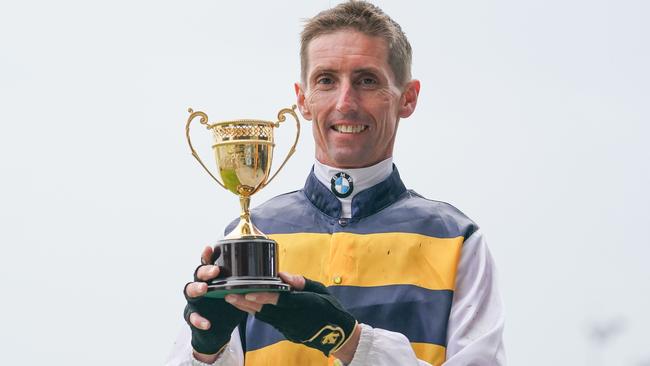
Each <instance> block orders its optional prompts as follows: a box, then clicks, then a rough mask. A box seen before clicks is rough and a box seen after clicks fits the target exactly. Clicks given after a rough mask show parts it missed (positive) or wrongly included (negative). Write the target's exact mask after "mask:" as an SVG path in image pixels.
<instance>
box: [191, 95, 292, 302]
mask: <svg viewBox="0 0 650 366" xmlns="http://www.w3.org/2000/svg"><path fill="white" fill-rule="evenodd" d="M295 109H296V106H295V105H294V106H293V107H292V108H284V109H282V110H280V112H278V120H277V122H269V121H261V120H248V119H245V120H234V121H226V122H217V123H212V124H210V123H208V116H207V115H206V114H205V113H203V112H200V111H196V112H194V111H193V110H192V109H191V108H190V109H189V110H188V111H189V112H190V116H189V118H188V119H187V124H186V125H185V135H186V137H187V143H188V144H189V145H190V150H191V151H192V155H193V156H194V158H196V160H197V161H198V162H199V164H201V166H202V167H203V169H205V171H206V172H208V174H210V176H211V177H212V179H214V180H215V181H216V182H217V183H219V185H220V186H222V187H223V188H225V189H227V190H229V191H231V192H233V193H235V194H236V195H239V202H240V204H241V214H240V216H239V217H240V219H239V223H238V224H237V226H236V227H235V229H234V230H233V231H232V232H230V233H229V234H228V235H226V237H225V238H224V239H222V240H219V241H218V243H217V245H216V246H215V248H214V255H213V259H214V260H215V264H216V265H218V266H220V267H221V273H220V274H219V277H217V278H216V279H214V280H213V281H212V282H211V283H209V284H208V293H207V295H206V296H210V297H224V296H225V295H226V294H229V293H248V292H257V291H287V290H289V285H287V284H285V283H283V282H282V281H281V279H280V278H279V277H278V253H279V252H280V251H279V249H278V243H277V242H276V241H275V240H273V239H269V238H268V237H267V236H266V235H264V233H262V232H261V231H260V230H259V229H257V228H256V227H255V225H253V222H252V221H251V217H250V211H249V206H250V197H251V196H252V195H253V194H255V192H257V191H259V190H260V189H262V188H264V187H265V186H266V185H267V184H269V183H270V182H271V181H272V180H273V178H275V176H276V175H277V174H278V172H279V171H280V170H281V169H282V167H284V165H285V164H286V163H287V160H289V158H290V157H291V155H293V153H294V152H295V151H296V145H297V144H298V138H299V136H300V122H299V120H298V116H297V115H296V112H295ZM287 114H289V115H291V116H293V118H294V119H295V120H296V129H297V131H296V139H295V140H294V142H293V146H291V149H289V152H288V153H287V157H286V158H285V159H284V161H283V162H282V164H281V165H280V167H279V168H278V169H277V170H276V172H275V173H274V174H273V175H270V172H271V161H272V160H273V147H274V146H275V144H274V143H273V128H275V127H280V123H281V122H284V121H285V120H286V115H287ZM196 117H200V118H199V122H200V123H201V124H203V125H205V126H206V127H207V129H208V130H209V131H211V132H212V135H213V138H214V144H213V145H212V149H213V150H214V156H215V159H216V162H217V169H218V171H219V173H218V175H219V176H220V177H221V180H219V179H218V178H217V176H215V175H214V174H213V173H212V172H211V171H210V169H208V167H207V166H206V165H205V164H204V163H203V161H202V160H201V158H200V157H199V155H198V154H197V153H196V151H195V150H194V147H193V146H192V141H191V139H190V123H191V122H192V120H194V119H195V118H196ZM269 176H270V178H269Z"/></svg>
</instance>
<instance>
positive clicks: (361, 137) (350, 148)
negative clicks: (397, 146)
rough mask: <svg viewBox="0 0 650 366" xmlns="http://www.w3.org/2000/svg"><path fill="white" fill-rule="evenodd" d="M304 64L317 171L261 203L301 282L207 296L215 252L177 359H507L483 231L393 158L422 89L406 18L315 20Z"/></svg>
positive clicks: (359, 7)
mask: <svg viewBox="0 0 650 366" xmlns="http://www.w3.org/2000/svg"><path fill="white" fill-rule="evenodd" d="M301 61H302V63H301V65H302V70H301V71H302V73H301V82H300V83H298V84H296V85H295V89H296V96H297V101H298V103H297V104H298V106H299V109H300V112H301V114H302V115H303V117H304V118H305V119H307V120H310V121H311V122H312V130H313V136H314V140H315V143H316V144H315V145H316V161H315V164H314V168H313V171H312V172H311V174H310V175H309V177H308V178H307V182H306V184H305V187H304V188H303V189H302V190H300V191H296V192H291V193H288V194H285V195H282V196H278V197H275V198H273V199H271V200H270V201H268V202H267V203H265V204H263V205H261V206H260V207H258V208H256V209H254V210H253V211H252V216H253V218H254V221H255V223H256V225H257V226H258V227H259V228H260V229H261V230H262V231H263V232H265V233H267V234H270V236H271V237H272V238H274V239H275V240H277V241H278V242H279V243H280V245H281V248H282V252H281V267H282V270H284V271H287V272H291V273H294V274H289V273H283V274H282V275H281V277H282V279H283V280H284V281H285V282H287V283H289V284H290V285H291V286H292V289H293V290H292V291H291V292H288V293H282V294H281V295H278V293H256V294H248V295H245V296H244V295H228V296H227V297H226V299H225V301H224V300H215V299H207V298H204V297H203V295H204V294H205V293H206V290H207V284H206V282H207V281H209V280H211V279H213V278H215V277H216V276H217V275H218V273H219V268H218V267H216V266H214V265H212V264H211V263H210V260H211V256H212V248H209V247H208V248H206V249H205V250H204V251H203V253H202V263H203V265H201V266H199V268H198V269H197V270H196V272H195V282H192V283H189V284H187V285H186V287H185V289H184V293H185V296H186V298H187V300H188V305H187V307H186V310H185V319H186V321H187V322H188V324H189V329H188V331H187V333H184V334H182V335H181V336H180V338H179V340H178V341H177V344H176V347H175V349H174V351H173V353H172V356H171V358H170V360H169V363H168V364H173V365H177V364H186V365H190V364H194V365H205V364H216V365H243V364H246V365H327V364H332V363H334V362H335V363H338V364H340V363H343V364H348V365H429V364H430V365H440V364H445V365H448V366H452V365H503V364H504V363H505V361H504V351H503V346H502V331H503V315H502V309H501V303H500V300H499V295H498V292H497V286H496V278H495V274H494V268H493V267H494V264H493V262H492V259H491V256H490V254H489V251H488V249H487V246H486V243H485V241H484V239H483V235H482V233H481V231H480V230H479V229H478V227H477V226H476V225H475V224H474V223H473V222H472V221H471V220H469V219H468V218H467V217H466V216H465V215H463V214H462V213H461V212H460V211H458V210H457V209H455V208H454V207H452V206H451V205H449V204H446V203H442V202H436V201H429V200H426V199H424V198H422V197H421V196H419V195H418V194H417V193H415V192H413V191H409V190H407V189H406V188H405V187H404V185H403V183H402V181H401V179H400V176H399V174H398V172H397V169H396V168H395V167H394V165H393V163H392V152H393V145H394V143H395V136H396V132H397V126H398V123H399V120H400V119H401V118H407V117H409V116H410V115H411V114H412V113H413V111H414V110H415V107H416V105H417V100H418V93H419V90H420V83H419V81H417V80H413V79H411V75H410V66H411V47H410V45H409V43H408V40H407V39H406V37H405V35H404V33H403V32H402V30H401V28H400V26H399V25H398V24H397V23H395V22H394V21H393V20H392V19H390V18H389V17H388V16H387V15H385V14H384V13H383V12H382V11H381V10H380V9H379V8H377V7H375V6H373V5H371V4H368V3H365V2H347V3H343V4H340V5H338V6H337V7H335V8H333V9H330V10H326V11H324V12H321V13H320V14H318V15H317V16H316V17H314V18H313V19H311V20H309V21H308V23H307V24H306V26H305V29H304V31H303V32H302V47H301ZM230 229H232V225H231V227H229V228H227V229H226V232H228V231H229V230H230ZM328 360H329V361H328ZM328 362H329V363H328Z"/></svg>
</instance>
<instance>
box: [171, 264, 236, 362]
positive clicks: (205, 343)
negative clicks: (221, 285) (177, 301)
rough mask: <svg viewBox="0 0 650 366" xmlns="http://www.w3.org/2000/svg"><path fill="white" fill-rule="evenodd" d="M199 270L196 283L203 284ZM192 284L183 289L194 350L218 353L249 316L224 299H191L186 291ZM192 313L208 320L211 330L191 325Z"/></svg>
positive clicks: (185, 313)
mask: <svg viewBox="0 0 650 366" xmlns="http://www.w3.org/2000/svg"><path fill="white" fill-rule="evenodd" d="M199 268H201V266H199V267H197V268H196V271H194V281H195V282H203V281H201V280H200V279H198V278H197V277H196V272H197V271H198V270H199ZM190 283H191V282H189V283H187V284H186V285H185V287H184V288H183V295H184V296H185V299H186V300H187V305H185V311H184V312H183V317H184V318H185V321H186V322H187V324H188V325H189V326H190V329H191V330H192V348H194V350H195V351H196V352H199V353H205V354H215V353H218V352H219V351H221V349H223V348H224V347H225V345H226V344H228V341H230V334H231V333H232V332H233V330H235V327H237V325H238V324H239V323H241V322H243V321H244V320H245V319H246V317H247V316H248V314H247V313H245V312H243V311H241V310H239V309H237V308H235V307H234V306H232V305H230V304H228V303H227V302H226V301H225V300H224V299H216V298H209V297H205V296H200V297H194V298H191V297H189V296H187V293H186V291H185V289H186V288H187V286H188V285H189V284H190ZM192 313H198V314H199V315H201V316H202V317H204V318H206V319H208V320H209V321H210V328H209V329H207V330H203V329H199V328H197V327H195V326H194V325H192V323H190V314H192Z"/></svg>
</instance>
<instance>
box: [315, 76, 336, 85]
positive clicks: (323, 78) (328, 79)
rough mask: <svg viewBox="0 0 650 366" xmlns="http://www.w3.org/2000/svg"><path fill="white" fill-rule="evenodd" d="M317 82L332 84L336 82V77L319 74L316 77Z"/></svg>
mask: <svg viewBox="0 0 650 366" xmlns="http://www.w3.org/2000/svg"><path fill="white" fill-rule="evenodd" d="M316 84H322V85H330V84H334V79H332V78H331V77H329V76H319V77H318V78H316Z"/></svg>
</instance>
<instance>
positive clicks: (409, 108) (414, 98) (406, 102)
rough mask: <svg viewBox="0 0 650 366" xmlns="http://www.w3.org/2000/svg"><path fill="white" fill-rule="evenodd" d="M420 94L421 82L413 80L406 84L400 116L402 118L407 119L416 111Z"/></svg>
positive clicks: (401, 101)
mask: <svg viewBox="0 0 650 366" xmlns="http://www.w3.org/2000/svg"><path fill="white" fill-rule="evenodd" d="M419 94H420V81H419V80H411V81H409V82H408V83H406V87H404V93H402V99H401V100H400V109H399V116H400V118H407V117H409V116H410V115H411V114H413V112H414V111H415V106H416V105H417V104H418V95H419Z"/></svg>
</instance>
